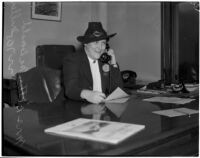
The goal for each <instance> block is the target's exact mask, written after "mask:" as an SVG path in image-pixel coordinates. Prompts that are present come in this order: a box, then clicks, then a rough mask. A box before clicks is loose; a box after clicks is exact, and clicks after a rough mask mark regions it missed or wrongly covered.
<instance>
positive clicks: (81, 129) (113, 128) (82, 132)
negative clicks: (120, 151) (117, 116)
mask: <svg viewBox="0 0 200 158" xmlns="http://www.w3.org/2000/svg"><path fill="white" fill-rule="evenodd" d="M144 128H145V125H139V124H129V123H121V122H112V121H103V120H93V119H85V118H79V119H75V120H73V121H70V122H66V123H63V124H60V125H57V126H54V127H51V128H48V129H45V132H46V133H49V134H52V135H57V136H64V137H72V138H75V139H77V138H78V139H86V140H91V141H98V142H104V143H108V144H118V143H120V142H122V141H123V140H125V139H127V138H128V137H130V136H132V135H134V134H136V133H138V132H140V131H141V130H143V129H144Z"/></svg>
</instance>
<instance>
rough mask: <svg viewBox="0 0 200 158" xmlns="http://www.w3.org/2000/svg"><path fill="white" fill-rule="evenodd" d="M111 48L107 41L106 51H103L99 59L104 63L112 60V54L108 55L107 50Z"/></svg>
mask: <svg viewBox="0 0 200 158" xmlns="http://www.w3.org/2000/svg"><path fill="white" fill-rule="evenodd" d="M109 49H110V46H109V44H108V43H106V52H104V53H102V54H101V56H100V58H99V60H100V61H101V62H102V63H108V62H109V61H110V60H111V56H110V55H108V53H107V51H108V50H109Z"/></svg>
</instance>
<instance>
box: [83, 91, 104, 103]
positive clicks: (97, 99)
mask: <svg viewBox="0 0 200 158" xmlns="http://www.w3.org/2000/svg"><path fill="white" fill-rule="evenodd" d="M81 98H83V99H86V100H87V101H88V102H90V103H94V104H99V103H102V102H104V101H105V98H106V95H105V94H104V93H101V92H97V91H92V90H82V91H81Z"/></svg>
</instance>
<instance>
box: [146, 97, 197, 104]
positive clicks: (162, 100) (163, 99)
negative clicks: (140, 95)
mask: <svg viewBox="0 0 200 158" xmlns="http://www.w3.org/2000/svg"><path fill="white" fill-rule="evenodd" d="M194 100H195V99H191V98H178V97H152V98H146V99H143V101H149V102H160V103H173V104H186V103H190V102H191V101H194Z"/></svg>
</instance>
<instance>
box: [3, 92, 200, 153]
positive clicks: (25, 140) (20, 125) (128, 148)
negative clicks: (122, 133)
mask: <svg viewBox="0 0 200 158" xmlns="http://www.w3.org/2000/svg"><path fill="white" fill-rule="evenodd" d="M142 97H143V96H139V95H137V94H135V95H132V96H131V98H130V100H129V101H128V102H127V103H124V106H125V108H124V111H123V113H122V114H121V117H120V118H118V117H116V116H115V114H113V113H112V112H111V111H109V110H107V115H109V116H110V119H111V120H114V121H120V122H127V123H136V124H144V125H145V126H146V128H145V130H143V131H141V132H139V133H138V134H136V135H134V136H132V137H130V138H129V139H127V140H125V141H124V142H122V143H120V144H118V145H108V144H104V143H98V142H92V141H87V140H78V139H73V138H66V137H59V136H52V135H49V134H46V133H44V129H46V128H48V127H52V126H55V125H58V124H61V123H64V122H67V121H70V120H73V119H75V118H79V117H87V118H90V117H91V115H83V114H82V113H81V110H80V107H81V106H87V105H86V104H85V103H82V102H75V101H71V100H68V101H66V103H65V105H49V104H37V105H35V104H29V105H24V106H21V108H19V107H18V109H17V107H10V108H4V109H3V155H90V156H95V155H129V156H135V155H142V156H156V155H157V156H184V155H189V156H192V155H198V143H199V142H198V136H199V133H198V127H199V118H198V116H199V115H198V114H194V115H191V117H188V116H181V117H175V118H168V117H164V116H159V115H156V114H153V113H152V111H155V110H160V109H167V108H172V107H188V108H193V109H198V104H199V103H198V99H196V100H195V101H193V102H191V103H189V104H184V105H173V104H160V103H149V102H144V101H142Z"/></svg>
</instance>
